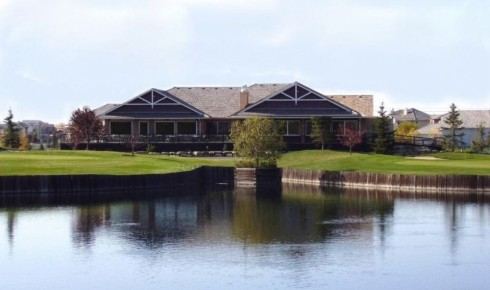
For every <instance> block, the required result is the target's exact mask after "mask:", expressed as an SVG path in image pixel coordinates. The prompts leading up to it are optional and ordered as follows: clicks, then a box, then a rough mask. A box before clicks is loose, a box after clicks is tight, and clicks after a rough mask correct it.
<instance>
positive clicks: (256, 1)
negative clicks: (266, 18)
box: [179, 0, 278, 10]
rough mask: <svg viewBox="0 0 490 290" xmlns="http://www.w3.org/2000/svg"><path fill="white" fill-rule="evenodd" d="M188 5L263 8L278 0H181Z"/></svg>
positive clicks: (269, 6) (271, 5)
mask: <svg viewBox="0 0 490 290" xmlns="http://www.w3.org/2000/svg"><path fill="white" fill-rule="evenodd" d="M179 2H180V3H181V4H183V5H186V6H209V5H211V6H214V7H219V8H232V9H252V10H263V9H269V8H271V7H274V6H275V5H276V3H277V2H278V1H277V0H181V1H179Z"/></svg>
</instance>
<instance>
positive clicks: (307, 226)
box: [233, 185, 394, 243]
mask: <svg viewBox="0 0 490 290" xmlns="http://www.w3.org/2000/svg"><path fill="white" fill-rule="evenodd" d="M235 196H236V197H235V208H234V215H233V234H234V236H235V237H237V238H238V239H240V240H242V241H244V242H246V243H275V242H279V243H309V242H323V241H326V240H328V239H331V238H335V237H336V236H339V235H344V234H345V233H352V232H357V231H365V232H368V233H370V234H371V235H372V233H373V230H374V229H373V227H374V226H375V219H378V218H381V219H382V220H384V219H385V218H386V216H391V215H392V214H393V207H394V202H393V199H392V198H390V197H389V196H388V197H387V196H386V195H379V196H377V195H366V193H361V194H357V193H352V192H344V191H338V190H337V191H331V189H322V188H321V187H318V186H304V185H301V186H298V185H283V190H282V196H281V197H278V198H276V199H271V198H261V197H260V195H257V196H255V195H253V194H248V195H247V194H243V193H237V194H236V195H235ZM376 224H377V222H376ZM384 226H385V225H384V222H383V225H382V227H384ZM381 231H383V230H381ZM350 238H354V237H353V236H350Z"/></svg>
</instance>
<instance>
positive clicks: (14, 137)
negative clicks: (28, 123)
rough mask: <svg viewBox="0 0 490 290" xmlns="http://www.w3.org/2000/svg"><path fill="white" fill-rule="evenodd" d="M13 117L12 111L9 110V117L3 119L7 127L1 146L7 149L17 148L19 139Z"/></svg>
mask: <svg viewBox="0 0 490 290" xmlns="http://www.w3.org/2000/svg"><path fill="white" fill-rule="evenodd" d="M13 119H14V115H13V114H12V110H9V115H8V116H7V117H6V118H5V119H4V120H5V124H6V125H7V126H6V128H5V129H4V132H3V146H5V147H7V148H12V149H17V148H19V144H20V139H19V131H20V129H19V128H17V125H16V124H15V123H14V121H13Z"/></svg>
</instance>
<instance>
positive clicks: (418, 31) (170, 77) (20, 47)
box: [0, 0, 490, 122]
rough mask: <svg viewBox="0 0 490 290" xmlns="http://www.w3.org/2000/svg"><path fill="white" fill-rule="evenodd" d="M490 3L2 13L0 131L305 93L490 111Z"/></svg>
mask: <svg viewBox="0 0 490 290" xmlns="http://www.w3.org/2000/svg"><path fill="white" fill-rule="evenodd" d="M489 15H490V1H486V0H481V1H464V0H458V1H452V0H440V1H438V0H435V1H430V0H425V1H421V0H412V1H397V0H390V1H385V0H374V1H367V0H339V1H329V0H325V1H313V0H311V1H309V0H304V1H292V0H291V1H289V0H281V1H279V0H237V1H232V0H182V1H166V0H158V1H157V0H155V1H153V0H150V1H144V0H139V1H129V0H117V1H112V0H106V1H99V0H78V1H70V0H43V1H39V0H0V117H1V118H2V119H3V118H4V116H7V114H8V109H9V108H12V110H13V113H14V116H15V119H16V120H22V119H41V120H44V121H49V122H67V121H68V119H69V117H70V113H71V112H72V111H73V110H74V109H76V108H78V107H82V106H84V105H88V106H90V107H91V108H96V107H98V106H101V105H103V104H105V103H118V102H124V101H126V100H128V99H130V98H132V97H134V96H135V95H137V94H139V93H141V92H143V91H145V90H147V89H149V88H152V87H154V88H161V89H169V88H171V87H173V86H213V85H225V86H242V85H244V84H248V85H250V84H253V83H273V82H292V81H299V82H301V83H303V84H305V85H307V86H310V87H311V88H313V89H315V90H317V91H320V92H323V93H325V94H340V93H345V94H350V93H352V94H374V98H375V103H376V107H375V111H377V109H378V107H377V106H378V105H379V103H380V102H381V101H383V102H384V103H385V106H386V108H388V109H391V108H403V107H416V108H419V109H421V110H425V111H428V112H435V111H439V112H441V113H442V112H445V111H447V110H448V109H449V105H450V104H451V103H452V102H454V103H455V104H456V105H457V106H458V108H460V109H490V17H489Z"/></svg>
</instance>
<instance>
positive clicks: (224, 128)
mask: <svg viewBox="0 0 490 290" xmlns="http://www.w3.org/2000/svg"><path fill="white" fill-rule="evenodd" d="M206 133H207V134H209V135H228V134H229V133H230V123H229V122H228V121H211V122H207V125H206Z"/></svg>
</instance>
